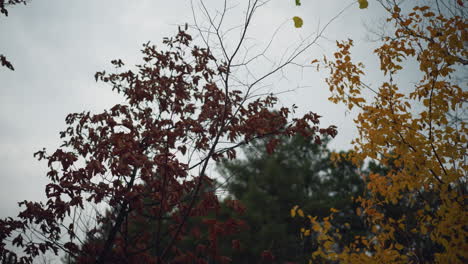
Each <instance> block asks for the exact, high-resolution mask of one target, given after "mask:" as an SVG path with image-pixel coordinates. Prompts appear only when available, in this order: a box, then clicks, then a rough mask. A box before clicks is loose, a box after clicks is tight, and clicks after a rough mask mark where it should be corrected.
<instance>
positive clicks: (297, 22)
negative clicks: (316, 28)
mask: <svg viewBox="0 0 468 264" xmlns="http://www.w3.org/2000/svg"><path fill="white" fill-rule="evenodd" d="M293 21H294V26H295V27H296V28H300V27H302V24H304V21H302V18H300V17H298V16H295V17H293Z"/></svg>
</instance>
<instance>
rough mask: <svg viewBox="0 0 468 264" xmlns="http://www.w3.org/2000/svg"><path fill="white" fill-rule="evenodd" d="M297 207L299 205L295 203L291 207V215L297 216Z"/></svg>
mask: <svg viewBox="0 0 468 264" xmlns="http://www.w3.org/2000/svg"><path fill="white" fill-rule="evenodd" d="M297 208H299V205H295V206H294V207H293V208H292V209H291V217H295V216H296V210H297Z"/></svg>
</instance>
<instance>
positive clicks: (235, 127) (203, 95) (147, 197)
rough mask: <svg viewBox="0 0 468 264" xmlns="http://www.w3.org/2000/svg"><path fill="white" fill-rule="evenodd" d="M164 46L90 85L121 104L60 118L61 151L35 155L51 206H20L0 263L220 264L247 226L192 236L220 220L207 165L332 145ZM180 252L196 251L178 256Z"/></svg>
mask: <svg viewBox="0 0 468 264" xmlns="http://www.w3.org/2000/svg"><path fill="white" fill-rule="evenodd" d="M163 44H164V45H165V47H166V48H165V49H163V50H158V49H157V48H156V47H155V46H154V45H151V44H149V43H148V44H145V45H144V46H143V50H142V53H143V62H142V64H140V65H138V66H137V67H136V71H135V70H125V69H124V63H123V62H122V61H121V60H114V61H112V64H113V65H115V67H116V71H117V73H111V74H109V73H106V72H98V73H96V75H95V78H96V80H97V81H102V82H104V83H108V84H110V86H111V87H112V89H113V90H114V91H116V92H117V93H119V94H121V95H122V96H123V97H124V98H125V101H124V102H123V103H122V104H117V105H115V106H113V107H111V108H110V109H108V110H105V111H104V112H102V113H98V114H92V113H90V112H83V113H74V114H70V115H68V116H67V118H66V123H67V125H68V127H67V128H66V129H65V130H64V131H63V132H61V133H60V134H61V138H62V139H63V144H62V146H61V148H59V149H57V150H55V151H54V152H52V153H50V154H49V153H47V152H46V151H45V150H41V151H38V152H37V153H35V154H34V156H36V157H37V158H38V159H39V160H45V161H46V162H47V164H48V167H49V171H48V172H47V176H48V177H49V179H50V183H49V184H48V185H47V186H46V194H47V200H46V201H45V202H44V203H42V202H33V201H24V202H21V203H20V204H21V206H22V207H23V211H22V212H21V213H20V214H19V216H18V217H17V218H7V219H4V220H0V240H1V243H0V254H1V255H3V256H6V255H7V254H9V255H10V256H16V254H15V252H16V253H17V252H18V251H19V250H22V251H23V254H22V255H21V254H20V255H18V257H17V262H18V263H31V262H32V261H33V259H34V258H35V257H37V256H40V255H41V254H44V253H46V252H52V253H55V254H58V253H61V254H62V253H63V252H65V253H66V254H68V256H72V257H75V260H77V262H78V263H208V262H209V261H211V262H212V261H214V262H216V263H227V262H229V258H228V257H227V256H221V255H220V253H219V251H218V248H217V241H218V240H219V239H221V238H222V237H223V236H225V235H228V234H232V233H235V232H237V231H238V230H239V229H240V228H242V227H243V226H244V225H245V223H243V222H242V221H238V220H236V219H228V220H226V221H220V220H218V219H216V217H214V218H213V219H206V220H204V221H203V224H204V225H205V226H206V228H204V229H200V228H199V227H197V226H195V227H193V226H189V225H188V223H189V222H190V219H192V218H197V217H201V216H206V215H216V213H217V211H218V210H219V208H220V205H219V202H218V198H217V196H216V195H215V192H214V188H213V186H212V179H211V178H210V177H209V176H208V175H207V168H208V166H209V164H210V162H211V161H213V160H219V159H220V158H223V157H225V158H228V159H233V158H235V157H236V152H235V149H236V148H237V147H238V146H241V145H243V144H247V143H248V142H249V141H251V140H253V139H255V138H264V137H269V136H273V135H286V136H292V135H296V134H301V135H302V136H305V137H306V138H308V139H309V140H317V139H318V138H319V136H321V135H331V136H334V135H335V134H336V130H335V128H334V127H333V126H331V127H329V128H326V129H321V128H319V127H318V124H319V116H318V115H317V114H315V113H307V114H306V115H304V116H303V117H300V118H293V117H292V116H291V115H292V114H293V113H294V109H288V108H285V107H282V108H275V104H276V100H277V99H276V97H275V96H274V95H273V94H270V95H265V96H259V97H255V98H253V99H252V98H250V95H251V94H249V91H242V90H233V89H232V88H231V87H230V86H229V78H230V70H231V65H230V63H231V62H230V61H228V62H222V61H218V60H217V59H216V58H214V57H213V55H212V54H211V52H210V50H208V49H204V48H200V47H198V46H196V45H194V44H192V37H191V36H190V35H189V34H188V33H187V32H186V31H185V30H181V29H179V32H178V34H177V35H176V36H175V37H173V38H167V39H165V40H164V42H163ZM276 143H277V142H276V141H271V142H270V143H269V144H268V146H267V147H268V150H269V151H272V150H273V149H274V147H275V144H276ZM231 204H232V208H233V209H234V210H236V209H239V208H241V207H240V206H239V205H238V204H237V203H235V202H233V203H231ZM90 207H91V208H93V207H94V208H104V209H106V208H107V209H110V208H111V209H112V210H111V211H110V213H109V214H108V215H106V217H103V215H102V214H101V215H100V214H97V215H95V216H94V218H93V220H95V222H96V225H95V226H102V225H105V226H106V227H107V232H106V233H105V234H101V235H102V236H101V237H100V239H99V240H92V239H89V238H92V237H93V236H94V235H95V233H96V229H95V228H90V227H86V226H83V222H84V221H83V217H93V216H92V215H91V216H87V215H86V208H90ZM98 212H99V210H98ZM101 212H102V210H101ZM78 216H79V217H78ZM148 221H151V223H153V224H152V226H153V228H154V230H153V231H154V232H151V234H152V235H151V236H150V235H148V233H144V232H143V233H141V234H140V236H138V237H128V236H126V234H128V232H127V231H128V230H126V227H127V224H126V223H128V222H132V223H133V224H134V226H138V224H137V223H138V222H142V223H148ZM135 223H136V224H135ZM189 227H190V228H189ZM203 230H205V231H203ZM83 231H86V233H85V236H86V238H87V239H88V240H87V241H88V242H87V243H85V244H83V243H82V241H83ZM187 240H190V241H195V242H196V243H193V244H192V246H191V249H190V250H187V247H184V248H180V247H179V245H180V244H181V243H184V241H187ZM7 241H12V243H11V244H12V245H10V244H9V243H7ZM92 241H98V242H96V243H92ZM237 244H238V243H236V242H235V241H234V242H233V246H235V245H237ZM11 246H13V247H16V248H15V249H12V248H11ZM260 253H261V252H259V254H260ZM268 254H269V253H268V252H265V256H266V257H268V256H269V255H268ZM15 258H16V257H15Z"/></svg>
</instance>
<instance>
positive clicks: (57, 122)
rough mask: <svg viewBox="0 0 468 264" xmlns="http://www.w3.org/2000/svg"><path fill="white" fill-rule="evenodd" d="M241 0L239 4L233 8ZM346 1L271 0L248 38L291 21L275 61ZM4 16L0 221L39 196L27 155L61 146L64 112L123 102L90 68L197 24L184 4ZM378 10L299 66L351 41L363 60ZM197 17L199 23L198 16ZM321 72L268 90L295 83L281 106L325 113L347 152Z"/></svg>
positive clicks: (133, 55)
mask: <svg viewBox="0 0 468 264" xmlns="http://www.w3.org/2000/svg"><path fill="white" fill-rule="evenodd" d="M246 1H247V0H238V1H237V3H239V4H240V5H239V6H238V7H242V6H243V4H245V2H246ZM215 2H217V3H219V2H220V1H216V0H212V1H206V4H207V6H210V7H214V6H213V4H214V3H215ZM228 2H229V1H228ZM351 2H354V1H350V0H346V1H343V0H335V1H331V0H329V1H312V0H303V1H302V6H301V7H295V6H294V1H293V0H290V1H285V0H272V1H271V2H270V3H269V4H268V5H266V6H264V7H263V8H262V9H261V10H259V12H258V13H257V14H256V17H255V19H254V21H253V22H252V29H251V31H249V33H250V39H251V41H252V43H253V42H258V43H259V45H261V44H265V43H266V42H267V41H268V40H269V38H270V37H271V34H272V32H273V31H274V30H275V29H276V28H277V27H278V26H280V25H281V24H283V22H285V21H288V22H287V23H286V24H284V25H283V27H282V28H281V30H280V32H279V35H278V36H277V38H275V42H274V44H275V45H273V46H272V48H271V50H270V53H269V54H270V56H271V58H273V59H275V58H277V56H278V55H281V54H283V53H284V52H285V50H286V51H287V48H288V47H289V46H291V45H292V44H293V43H296V42H297V41H298V40H300V39H301V38H304V37H306V36H308V35H309V34H311V33H312V32H314V31H316V29H317V28H318V27H323V25H324V24H325V23H326V22H327V21H328V20H330V18H332V17H333V16H335V15H336V14H337V13H338V12H339V11H340V10H341V9H342V8H343V7H345V6H346V5H348V4H349V3H351ZM230 3H231V4H232V5H234V4H235V2H233V1H230ZM238 11H242V10H238ZM234 12H235V11H233V13H232V15H231V16H229V20H228V22H229V23H231V24H239V23H240V22H241V21H238V19H239V18H240V17H241V16H239V15H238V14H236V13H234ZM9 13H10V14H9V16H8V17H6V18H5V17H4V16H1V17H0V54H4V55H5V56H7V58H8V59H9V60H10V61H11V62H12V63H13V64H14V67H15V69H16V70H15V71H9V70H8V69H6V68H0V124H1V130H0V177H1V183H0V217H4V216H10V215H11V216H13V215H15V214H16V213H17V211H18V209H17V206H16V203H17V202H18V201H21V200H25V199H26V200H38V199H43V197H44V194H43V193H44V185H45V184H46V182H47V178H46V176H45V174H46V171H47V168H46V164H45V162H38V161H37V160H36V159H34V158H33V153H34V152H36V151H37V150H40V149H42V147H46V148H47V149H48V150H49V151H53V150H54V149H56V148H57V147H58V146H59V145H60V143H61V141H60V138H59V135H58V132H59V131H61V130H62V129H63V128H64V127H65V122H64V119H65V116H66V115H67V114H68V113H71V112H81V111H84V110H91V111H94V112H96V111H101V110H103V109H105V108H108V107H110V106H112V105H113V104H115V103H118V102H120V98H119V97H118V96H116V95H115V94H113V93H112V92H111V90H110V87H108V86H105V85H102V84H99V83H96V82H95V81H94V77H93V76H94V73H95V72H96V71H99V70H102V69H110V68H111V67H110V60H112V59H115V58H121V59H123V60H124V61H126V62H128V63H129V64H130V65H132V64H135V63H139V62H140V58H141V56H140V53H139V51H140V49H141V44H142V43H145V42H147V41H152V42H153V43H155V44H158V43H160V42H161V40H162V38H163V37H166V36H171V35H173V34H174V33H175V32H176V30H177V25H179V24H184V23H185V22H188V23H192V22H193V17H192V11H191V9H190V1H188V0H172V1H167V0H165V1H161V0H138V1H122V0H106V1H104V0H92V1H91V0H80V1H59V0H54V1H53V0H41V1H39V0H33V1H31V2H30V3H29V4H28V5H26V6H23V5H18V6H15V7H11V8H10V9H9ZM382 14H383V11H382V10H381V8H380V7H379V6H377V5H376V4H372V3H371V5H370V7H369V9H366V10H360V9H358V6H357V4H356V5H354V6H352V7H351V8H350V9H348V10H347V11H346V12H345V13H344V14H342V15H341V16H340V17H339V18H338V19H337V20H335V21H334V22H333V23H332V24H331V25H330V27H329V28H327V30H326V31H325V34H324V36H325V37H326V38H322V39H320V40H319V42H318V43H317V44H319V45H314V46H313V47H311V49H309V50H308V51H307V52H306V53H305V56H304V57H302V58H301V60H302V61H300V62H307V61H311V60H312V59H315V58H319V59H320V58H322V56H323V55H324V54H325V55H328V56H331V54H332V53H331V52H332V51H334V50H335V44H334V41H335V40H337V39H339V40H341V39H347V38H353V39H354V40H355V43H356V49H355V54H357V56H360V57H361V58H362V57H363V55H365V54H369V51H371V50H372V49H373V47H374V46H375V45H376V44H375V43H372V42H369V41H367V40H366V35H367V34H368V32H367V31H366V29H365V28H364V27H363V24H364V23H367V24H369V25H373V24H375V23H377V22H378V21H379V18H381V17H382ZM295 15H299V16H301V17H302V18H303V19H304V27H303V28H301V29H295V28H294V27H293V23H292V20H291V18H292V17H293V16H295ZM199 20H200V21H201V22H203V17H199ZM205 22H206V21H205ZM366 56H367V57H365V58H366V59H367V61H365V62H366V63H367V64H368V65H370V68H372V67H375V65H377V64H376V62H377V61H376V59H375V58H374V59H372V58H371V57H370V56H369V55H366ZM257 66H258V68H255V69H254V70H256V71H258V72H261V71H263V70H265V69H263V68H262V64H261V63H260V64H257ZM325 76H326V74H325V73H317V72H315V71H314V70H313V69H311V68H305V69H301V68H298V67H295V68H294V67H293V68H290V69H289V70H288V71H287V75H285V76H284V77H286V78H280V79H281V82H277V81H278V79H273V80H272V81H271V84H270V85H269V86H268V87H269V88H268V89H273V90H272V91H273V92H275V91H281V90H290V89H294V90H295V91H293V92H290V93H286V94H282V95H280V99H281V104H284V105H291V104H293V103H294V104H296V105H298V106H299V107H300V108H299V109H300V111H302V112H303V111H314V112H316V113H318V114H320V115H322V116H323V118H322V125H323V126H328V125H331V124H334V125H337V126H338V129H339V134H338V136H337V138H336V139H335V140H334V141H333V143H332V147H333V148H335V149H343V150H344V149H348V148H350V144H349V143H350V141H351V139H352V138H353V137H354V136H355V135H356V131H355V129H354V126H353V123H352V116H353V113H346V111H345V108H344V107H343V106H341V105H338V106H337V105H334V104H332V103H330V102H328V101H327V98H328V96H329V95H330V94H329V91H328V88H327V87H326V85H325V84H324V81H323V78H324V77H325ZM369 82H370V83H372V78H370V79H369ZM279 83H280V84H281V85H278V84H279ZM275 84H276V85H275ZM278 86H281V87H278ZM298 87H303V88H299V89H297V88H298ZM276 89H278V90H276Z"/></svg>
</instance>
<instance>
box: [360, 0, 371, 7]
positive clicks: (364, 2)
mask: <svg viewBox="0 0 468 264" xmlns="http://www.w3.org/2000/svg"><path fill="white" fill-rule="evenodd" d="M358 3H359V8H361V9H365V8H367V7H368V6H369V2H367V0H358Z"/></svg>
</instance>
